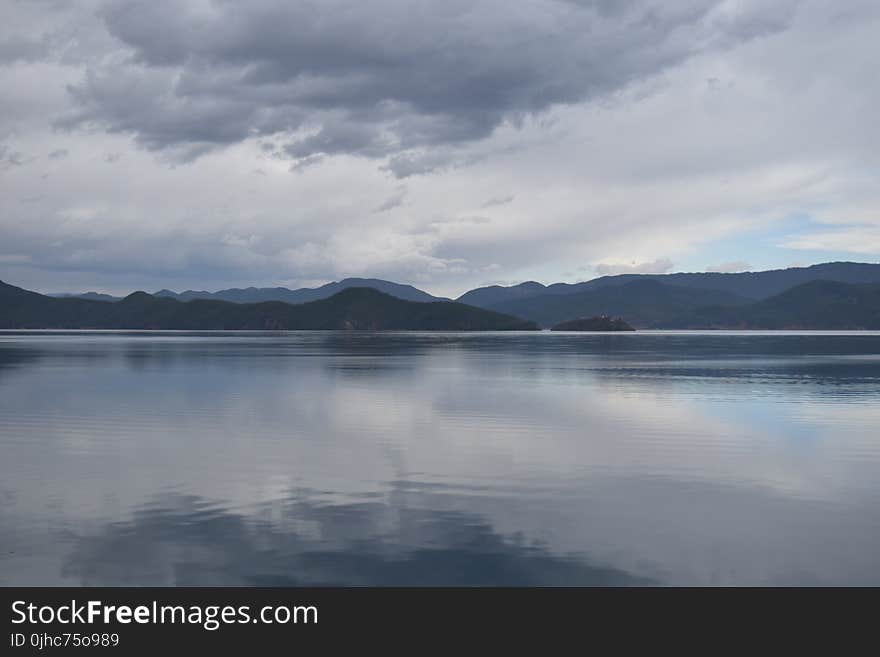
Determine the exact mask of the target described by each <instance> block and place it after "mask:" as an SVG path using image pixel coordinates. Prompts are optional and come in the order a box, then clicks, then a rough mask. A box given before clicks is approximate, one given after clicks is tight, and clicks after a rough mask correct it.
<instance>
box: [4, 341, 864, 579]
mask: <svg viewBox="0 0 880 657" xmlns="http://www.w3.org/2000/svg"><path fill="white" fill-rule="evenodd" d="M0 584H2V585H62V584H70V585H417V584H428V585H458V584H464V585H484V584H486V585H642V584H658V585H867V584H871V585H878V584H880V334H878V333H866V334H845V333H837V334H828V333H809V334H808V333H803V334H792V333H765V334H760V333H735V332H730V333H720V332H707V333H696V332H678V333H675V332H670V333H662V332H640V333H636V334H616V335H613V334H601V335H600V334H559V333H549V332H542V333H508V334H500V333H472V334H452V333H354V332H301V333H294V332H291V333H265V334H263V333H238V334H236V333H185V332H9V331H7V332H2V333H0Z"/></svg>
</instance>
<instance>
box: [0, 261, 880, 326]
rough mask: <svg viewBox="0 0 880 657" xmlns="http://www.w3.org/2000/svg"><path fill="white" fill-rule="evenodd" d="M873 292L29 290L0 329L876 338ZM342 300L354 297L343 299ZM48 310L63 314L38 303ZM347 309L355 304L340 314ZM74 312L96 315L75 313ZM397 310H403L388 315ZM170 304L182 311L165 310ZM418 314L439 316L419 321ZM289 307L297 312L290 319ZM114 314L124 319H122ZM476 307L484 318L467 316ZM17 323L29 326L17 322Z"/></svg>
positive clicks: (669, 279)
mask: <svg viewBox="0 0 880 657" xmlns="http://www.w3.org/2000/svg"><path fill="white" fill-rule="evenodd" d="M6 287H7V288H10V287H11V286H6ZM14 289H19V288H14ZM878 289H880V264H871V263H854V262H831V263H824V264H820V265H813V266H811V267H793V268H789V269H777V270H771V271H762V272H743V273H734V274H721V273H712V272H709V273H676V274H656V275H655V274H623V275H617V276H603V277H601V278H597V279H594V280H591V281H586V282H583V283H574V284H569V283H556V284H553V285H543V284H541V283H536V282H527V283H522V284H519V285H514V286H510V287H502V286H489V287H482V288H477V289H475V290H471V291H469V292H466V293H465V294H463V295H462V296H460V297H459V298H458V299H457V300H456V302H451V301H449V300H448V299H443V298H440V297H435V296H433V295H430V294H428V293H427V292H424V291H422V290H419V289H417V288H415V287H412V286H410V285H401V284H398V283H393V282H390V281H383V280H379V279H362V278H349V279H345V280H342V281H339V282H335V283H329V284H327V285H324V286H321V287H318V288H301V289H298V290H289V289H287V288H234V289H229V290H221V291H219V292H214V293H210V292H194V291H192V290H190V291H187V292H183V293H180V294H178V293H175V292H171V291H169V290H161V291H159V292H157V293H155V294H154V295H148V294H146V293H143V292H139V293H136V294H135V295H129V296H128V297H125V298H124V299H118V298H116V297H111V296H109V295H102V294H98V293H94V292H92V293H87V294H85V295H75V296H73V297H63V298H53V297H46V296H43V295H38V294H36V293H32V292H28V293H27V294H31V295H36V296H37V297H40V298H41V299H42V301H40V304H36V305H38V306H40V312H39V313H37V314H34V315H28V316H24V315H21V314H20V313H19V311H16V313H19V314H17V315H15V316H11V315H10V312H11V311H10V309H9V307H8V306H7V305H6V304H5V303H4V305H3V306H2V307H0V326H6V327H12V325H13V324H15V322H19V323H18V324H17V326H25V325H28V326H37V325H39V324H40V322H41V321H42V322H43V323H44V324H45V326H43V327H44V328H48V327H49V326H50V325H51V326H59V327H60V326H62V325H63V326H64V327H73V326H74V324H77V323H79V325H80V326H82V327H85V326H87V325H88V326H90V327H94V328H97V327H98V324H100V325H102V326H105V327H107V328H110V327H120V328H138V327H140V328H147V327H156V328H160V327H165V328H188V327H191V328H206V329H207V328H236V327H238V328H282V327H288V328H314V327H319V326H320V327H325V328H345V327H351V328H371V327H373V328H414V329H428V328H430V327H436V328H438V329H443V328H448V329H462V330H465V329H467V328H469V327H472V328H488V327H500V328H505V327H512V326H521V327H526V326H528V325H529V324H530V323H532V322H533V323H534V324H537V325H539V326H542V327H551V326H554V325H556V324H558V323H560V322H566V321H571V320H576V319H580V318H586V317H594V316H602V315H608V316H613V317H621V318H623V319H624V320H625V321H626V322H628V323H629V324H631V325H632V326H634V327H636V328H642V329H645V328H803V329H877V328H880V298H878V293H877V290H878ZM349 290H359V291H358V292H355V293H352V294H351V295H346V294H343V295H342V296H341V297H340V294H341V293H343V292H347V291H349ZM363 290H371V291H372V292H375V294H378V295H381V296H375V295H374V296H369V294H370V293H368V292H364V291H363ZM22 292H24V291H23V290H22ZM133 297H134V298H136V299H141V302H142V305H143V306H144V308H143V312H141V314H139V315H136V314H132V313H131V312H129V311H130V310H131V309H132V308H133V307H134V306H132V299H133ZM147 299H150V300H152V301H149V302H148V301H147ZM328 299H332V300H334V301H333V302H332V303H331V304H328V306H327V308H323V307H322V306H314V305H313V304H315V303H317V302H318V301H322V300H328ZM389 299H390V300H393V302H392V301H389ZM45 300H54V301H57V302H64V303H65V304H67V305H58V304H54V305H46V301H45ZM2 301H3V297H2V295H0V302H2ZM354 301H357V303H355V304H354V305H346V304H351V303H353V302H354ZM74 302H87V303H88V304H92V305H89V306H82V307H81V306H78V305H77V304H76V303H74ZM196 302H198V303H196ZM396 302H400V303H405V304H410V305H404V306H400V305H399V304H398V305H394V303H396ZM35 303H36V302H35ZM168 303H173V304H179V305H163V304H168ZM370 303H374V304H377V308H376V309H375V311H373V310H370V309H368V308H367V306H368V305H369V304H370ZM120 304H122V305H120ZM191 304H196V305H194V306H193V305H191ZM205 304H207V305H205ZM211 304H221V305H220V306H213V305H211ZM102 306H112V307H113V310H111V309H109V308H104V310H106V313H105V312H103V311H102V310H101V307H102ZM425 306H428V307H431V308H433V309H435V310H432V311H431V313H430V314H426V311H425V309H424V307H425ZM236 307H239V308H236ZM241 307H245V308H241ZM290 307H294V308H297V309H298V310H290V309H289V308H290ZM330 308H332V309H333V310H332V312H331V311H330V310H328V309H330ZM122 309H128V310H126V311H125V312H123V310H122ZM464 309H468V310H467V311H465V310H464ZM480 309H481V310H482V311H490V313H492V314H490V315H479V314H475V313H476V311H478V310H480ZM19 310H20V309H19ZM35 312H36V311H35ZM150 313H153V315H152V316H151V315H150ZM334 313H335V314H334ZM352 313H354V314H352ZM518 318H521V319H518ZM23 320H27V321H26V322H24V323H22V321H23ZM89 322H91V323H89ZM516 322H520V323H519V324H517V323H516ZM126 323H127V325H126V326H123V324H126ZM172 324H173V326H172ZM136 325H137V326H136Z"/></svg>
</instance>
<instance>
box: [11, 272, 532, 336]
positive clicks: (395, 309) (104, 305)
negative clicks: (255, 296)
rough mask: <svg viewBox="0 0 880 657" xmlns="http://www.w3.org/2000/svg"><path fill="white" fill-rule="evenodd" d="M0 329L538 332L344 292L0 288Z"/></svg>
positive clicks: (492, 318) (428, 305)
mask: <svg viewBox="0 0 880 657" xmlns="http://www.w3.org/2000/svg"><path fill="white" fill-rule="evenodd" d="M0 328H4V329H29V328H32V329H41V328H44V329H149V330H231V331H232V330H426V331H485V330H535V329H537V326H536V325H535V324H534V323H532V322H528V321H523V320H521V319H519V318H517V317H511V316H509V315H504V314H501V313H497V312H494V311H491V310H484V309H482V308H476V307H474V306H468V305H465V304H462V303H457V302H454V301H433V302H415V301H406V300H403V299H399V298H397V297H393V296H391V295H389V294H385V293H384V292H379V291H378V290H375V289H372V288H358V287H351V288H346V289H344V290H342V291H340V292H337V293H336V294H335V295H333V296H331V297H328V298H326V299H319V300H317V301H310V302H307V303H301V304H295V305H294V304H289V303H284V302H281V301H267V302H262V303H255V304H237V303H231V302H229V301H218V300H214V299H195V300H193V301H186V302H184V301H178V300H176V299H169V298H162V297H155V296H152V295H150V294H147V293H146V292H134V293H132V294H130V295H128V296H127V297H125V298H124V299H122V300H121V301H116V302H107V301H96V300H91V299H77V298H70V297H67V298H56V297H49V296H45V295H42V294H37V293H36V292H30V291H28V290H23V289H21V288H18V287H15V286H13V285H8V284H6V283H3V282H0Z"/></svg>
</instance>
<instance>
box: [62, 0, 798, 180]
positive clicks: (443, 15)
mask: <svg viewBox="0 0 880 657" xmlns="http://www.w3.org/2000/svg"><path fill="white" fill-rule="evenodd" d="M101 15H102V17H103V19H104V21H105V24H106V27H107V29H108V31H109V32H110V34H111V35H113V37H115V38H116V39H117V42H118V44H119V52H117V53H114V54H112V55H111V56H109V57H104V58H102V59H101V60H100V61H97V60H96V61H95V62H93V63H92V65H91V66H89V68H88V71H87V73H86V75H85V76H84V78H83V80H82V81H81V82H80V83H79V84H76V85H74V86H72V87H71V88H70V93H71V95H72V97H73V99H74V100H75V102H76V106H77V108H76V110H75V111H73V112H72V113H70V114H68V115H67V116H66V117H65V118H64V119H63V120H62V121H60V123H59V124H60V125H61V126H64V127H68V128H72V127H78V126H90V125H94V126H100V127H102V128H104V129H106V130H109V131H111V132H118V133H124V134H131V135H134V136H135V138H136V139H137V141H138V142H139V143H140V144H141V145H142V146H144V147H146V148H148V149H151V150H157V151H169V152H170V153H171V154H172V155H173V156H174V157H176V158H178V159H184V160H186V159H192V158H194V157H197V156H198V155H200V154H202V153H204V152H206V151H209V150H211V149H213V148H216V147H219V146H223V145H227V144H232V143H236V142H239V141H242V140H244V139H247V138H248V137H253V136H259V135H270V134H276V133H288V135H289V136H288V137H287V138H286V139H285V140H284V141H286V143H284V144H283V146H282V148H281V150H280V151H277V152H279V153H283V154H284V155H286V156H287V157H290V158H293V159H304V158H309V157H312V156H315V155H322V154H324V155H334V154H343V153H345V154H354V155H360V156H364V157H370V158H384V157H389V156H390V157H392V158H393V159H392V160H391V162H390V163H389V165H388V167H387V168H388V169H389V170H390V171H392V173H394V174H395V175H397V176H399V177H406V176H407V175H415V174H417V173H424V172H427V171H431V170H433V169H436V168H438V167H440V168H442V167H444V166H446V165H447V164H448V162H447V160H448V156H447V157H441V158H440V159H441V160H442V161H437V158H436V157H433V158H432V157H427V158H426V157H425V155H424V154H423V153H419V152H418V151H419V149H425V148H428V147H432V148H433V147H437V146H449V145H455V144H461V143H467V142H471V141H474V140H478V139H481V138H484V137H487V136H488V135H489V134H491V132H492V131H493V130H494V129H495V128H496V127H497V126H499V125H500V124H501V123H502V122H504V121H506V120H511V121H514V122H515V121H516V120H518V118H520V117H522V116H523V115H525V114H528V113H534V112H539V111H541V110H544V109H547V108H549V107H551V106H553V105H556V104H564V103H572V102H578V101H582V100H584V99H589V98H592V97H595V96H597V95H601V94H605V93H608V92H611V91H614V90H617V89H620V88H622V87H623V86H625V85H627V84H628V83H630V82H632V81H635V80H639V79H642V78H645V77H648V76H652V75H655V74H656V73H658V72H660V71H662V70H664V69H665V68H666V67H668V66H671V65H673V64H676V63H678V62H680V61H682V60H684V59H686V58H687V57H688V56H689V55H691V54H693V53H694V52H695V51H696V50H699V49H701V48H706V47H716V46H722V47H723V46H725V45H729V44H733V43H738V42H741V41H743V40H747V39H750V38H752V37H754V36H757V35H761V34H764V33H767V32H769V31H773V30H778V29H780V28H781V27H782V26H784V24H785V19H786V17H787V15H788V14H787V12H786V11H784V10H780V9H779V7H778V6H777V7H774V8H772V9H768V8H765V7H761V8H758V7H757V6H756V7H755V8H748V7H747V8H744V9H739V10H737V11H733V10H732V9H730V7H728V6H727V5H726V4H725V3H722V2H719V1H718V0H688V1H685V2H679V3H675V5H674V7H671V6H670V3H663V2H651V1H648V0H629V1H627V2H623V3H617V2H610V1H608V0H593V1H577V2H576V1H572V0H542V1H539V2H531V3H518V4H516V5H511V4H510V3H507V2H501V1H500V0H483V1H480V2H464V1H462V0H451V1H449V2H443V3H437V2H427V1H423V2H409V1H408V2H402V1H399V0H376V1H367V2H360V3H350V2H342V1H341V0H339V1H337V0H330V1H328V2H322V3H289V2H283V1H281V0H254V1H252V2H248V3H241V2H237V1H235V2H233V1H232V0H215V1H214V2H211V3H197V2H185V1H183V0H129V1H126V2H121V1H120V2H113V3H109V4H107V5H106V6H105V7H104V9H103V11H102V13H101Z"/></svg>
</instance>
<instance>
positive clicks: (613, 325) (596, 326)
mask: <svg viewBox="0 0 880 657" xmlns="http://www.w3.org/2000/svg"><path fill="white" fill-rule="evenodd" d="M550 330H551V331H597V332H600V331H635V329H634V328H633V327H632V326H630V325H629V324H627V323H626V322H625V321H623V320H622V319H621V318H620V317H615V318H614V319H612V318H611V317H609V316H608V315H600V316H599V317H582V318H581V319H572V320H569V321H567V322H560V323H559V324H556V325H555V326H554V327H552V328H551V329H550Z"/></svg>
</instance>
